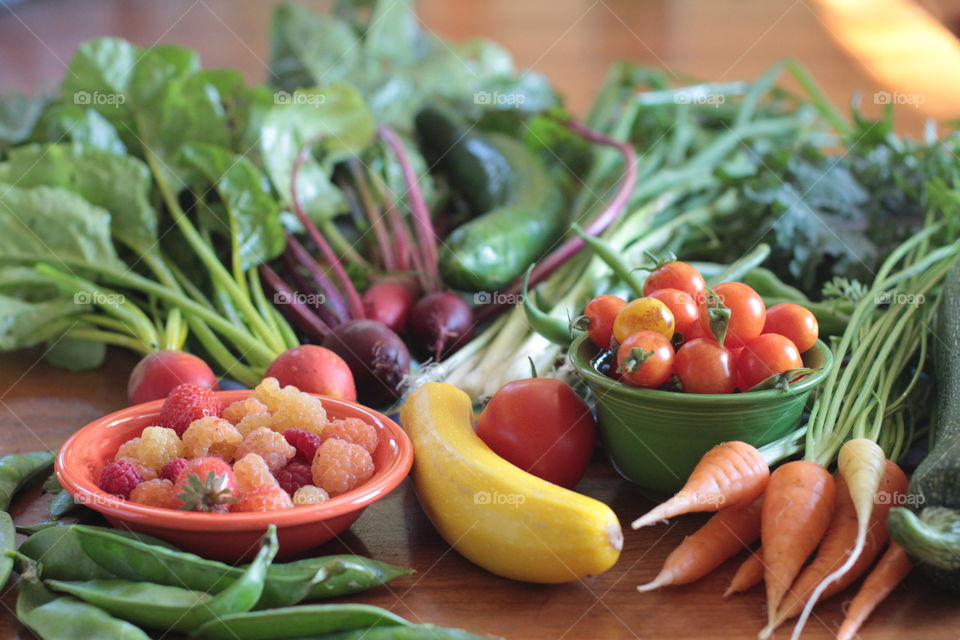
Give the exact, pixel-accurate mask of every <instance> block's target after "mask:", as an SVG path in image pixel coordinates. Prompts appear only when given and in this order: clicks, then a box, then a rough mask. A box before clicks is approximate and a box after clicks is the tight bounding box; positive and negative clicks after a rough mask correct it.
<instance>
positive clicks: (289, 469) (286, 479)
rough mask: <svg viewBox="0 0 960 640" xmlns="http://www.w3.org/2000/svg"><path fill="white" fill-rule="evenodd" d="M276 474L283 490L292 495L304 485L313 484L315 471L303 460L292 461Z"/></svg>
mask: <svg viewBox="0 0 960 640" xmlns="http://www.w3.org/2000/svg"><path fill="white" fill-rule="evenodd" d="M288 431H289V429H288ZM275 475H276V478H277V482H279V483H280V486H281V487H283V490H284V491H286V492H287V493H289V494H290V495H291V496H292V495H293V494H294V493H296V492H297V489H299V488H300V487H302V486H303V485H305V484H313V472H312V471H311V470H310V465H308V464H304V463H302V462H291V463H290V464H288V465H287V466H285V467H284V468H283V469H280V471H277V473H276V474H275Z"/></svg>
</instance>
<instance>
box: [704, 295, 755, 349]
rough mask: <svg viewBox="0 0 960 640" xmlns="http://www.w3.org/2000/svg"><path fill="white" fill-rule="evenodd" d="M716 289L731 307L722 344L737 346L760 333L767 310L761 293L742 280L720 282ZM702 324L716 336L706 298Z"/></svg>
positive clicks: (724, 302) (707, 331) (723, 300)
mask: <svg viewBox="0 0 960 640" xmlns="http://www.w3.org/2000/svg"><path fill="white" fill-rule="evenodd" d="M713 290H714V292H715V293H716V294H717V296H718V297H719V298H720V300H721V301H722V302H723V304H725V305H726V306H727V308H728V309H730V320H729V323H728V325H727V335H726V337H725V338H724V341H723V346H725V347H727V348H728V349H736V348H738V347H742V346H743V345H745V344H746V343H747V342H749V341H750V340H753V339H754V338H756V337H757V336H759V335H760V332H761V331H763V322H764V320H765V318H766V315H767V311H766V308H765V307H764V306H763V298H761V297H760V294H759V293H757V292H756V291H754V290H753V289H752V288H751V287H749V286H747V285H745V284H743V283H742V282H724V283H722V284H718V285H717V286H716V287H714V288H713ZM700 324H701V326H702V327H703V331H704V333H706V334H708V335H713V332H712V331H711V330H710V315H709V313H708V308H707V301H704V302H703V304H701V305H700Z"/></svg>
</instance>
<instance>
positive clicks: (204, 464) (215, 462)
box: [174, 457, 237, 512]
mask: <svg viewBox="0 0 960 640" xmlns="http://www.w3.org/2000/svg"><path fill="white" fill-rule="evenodd" d="M174 484H176V485H177V497H178V498H179V499H180V500H181V501H182V502H183V506H182V507H180V508H181V509H183V510H184V511H214V512H223V511H226V510H227V507H228V505H229V504H230V503H232V502H234V501H235V500H236V498H237V479H236V477H234V475H233V469H232V468H231V467H230V465H229V464H227V463H226V462H224V461H223V459H222V458H213V457H206V458H194V459H193V460H189V461H188V462H187V464H185V465H184V466H183V469H181V470H180V473H179V474H177V481H176V482H175V483H174Z"/></svg>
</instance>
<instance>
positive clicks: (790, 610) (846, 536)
mask: <svg viewBox="0 0 960 640" xmlns="http://www.w3.org/2000/svg"><path fill="white" fill-rule="evenodd" d="M908 482H909V481H908V480H907V476H906V474H905V473H904V472H903V470H902V469H900V467H898V466H897V465H896V463H894V462H892V461H890V460H887V462H886V471H885V473H884V475H883V480H882V481H881V483H880V488H879V489H878V493H877V500H876V502H877V507H876V508H874V510H873V513H872V514H871V516H870V522H869V526H868V533H867V539H866V540H867V541H866V544H865V545H864V548H863V553H861V554H860V557H859V558H857V561H856V562H855V563H854V564H853V566H852V567H851V569H850V570H849V571H847V572H846V573H844V574H843V575H842V576H841V577H840V578H839V579H838V580H836V581H835V582H832V583H830V586H829V587H827V589H826V590H825V591H824V592H823V597H825V598H829V597H830V596H832V595H834V594H836V593H839V592H840V591H842V590H844V589H846V588H847V587H848V586H850V585H851V584H853V582H854V581H855V580H857V579H858V578H859V577H860V576H862V575H863V574H864V572H865V571H866V570H867V569H869V568H870V565H872V564H873V561H874V560H876V559H877V556H878V555H879V554H880V551H881V550H882V549H883V547H884V545H885V544H886V543H887V540H888V539H889V535H888V533H887V515H888V514H889V512H890V508H891V507H892V506H893V504H894V503H895V502H896V497H897V496H899V495H902V494H903V493H904V492H906V490H907V484H908ZM836 487H837V507H836V510H835V511H834V513H833V520H832V521H831V522H830V527H829V528H828V529H827V533H826V535H824V536H823V541H822V542H821V543H820V548H819V549H817V555H816V557H815V558H814V559H813V562H811V563H810V564H809V565H807V567H806V568H805V569H804V570H803V572H802V573H801V574H800V577H798V578H797V580H796V582H794V583H793V585H792V586H791V587H790V592H789V593H788V594H787V595H786V596H785V597H784V601H783V603H782V604H781V605H780V608H779V610H778V611H777V617H776V619H775V620H774V621H773V623H772V624H771V626H770V630H771V631H773V630H774V629H776V628H777V627H779V626H780V625H781V624H782V623H783V622H785V621H786V620H789V619H790V618H792V617H794V616H796V615H797V614H799V613H800V612H801V611H802V610H803V607H804V603H805V602H807V601H808V599H809V598H810V594H811V593H813V591H814V588H815V587H816V586H817V585H818V584H820V583H821V581H822V580H823V578H824V577H825V576H827V575H828V574H830V572H831V571H833V570H834V569H836V568H837V567H838V566H840V565H842V564H843V563H844V560H845V559H846V558H847V556H848V555H849V554H850V553H851V552H852V551H853V549H854V546H855V545H856V539H857V531H858V523H857V511H856V508H855V506H854V503H853V498H852V497H851V495H850V490H849V489H848V488H847V481H846V479H845V478H844V477H843V476H842V475H839V474H838V476H837V478H836Z"/></svg>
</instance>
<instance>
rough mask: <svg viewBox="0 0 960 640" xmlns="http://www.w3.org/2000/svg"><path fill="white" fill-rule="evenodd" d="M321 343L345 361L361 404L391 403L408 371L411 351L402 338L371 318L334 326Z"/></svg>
mask: <svg viewBox="0 0 960 640" xmlns="http://www.w3.org/2000/svg"><path fill="white" fill-rule="evenodd" d="M323 346H324V347H326V348H327V349H330V350H331V351H333V352H334V353H336V354H337V355H339V356H340V357H341V358H343V359H344V361H346V363H347V366H348V367H350V371H352V372H353V378H354V380H355V381H356V384H357V397H358V399H359V400H360V402H362V403H364V404H372V405H383V404H387V403H389V402H392V401H393V400H394V399H395V398H396V397H397V395H398V393H399V390H400V383H401V382H403V379H404V378H405V377H406V375H407V374H408V373H409V371H410V352H409V351H407V346H406V345H405V344H404V343H403V340H401V339H400V336H398V335H397V334H396V333H394V332H393V331H391V330H390V329H389V328H388V327H387V326H386V325H383V324H380V323H379V322H374V321H373V320H351V321H350V322H346V323H344V324H342V325H340V326H338V327H336V328H334V329H333V331H331V332H330V335H328V336H327V337H326V339H325V340H324V341H323Z"/></svg>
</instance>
